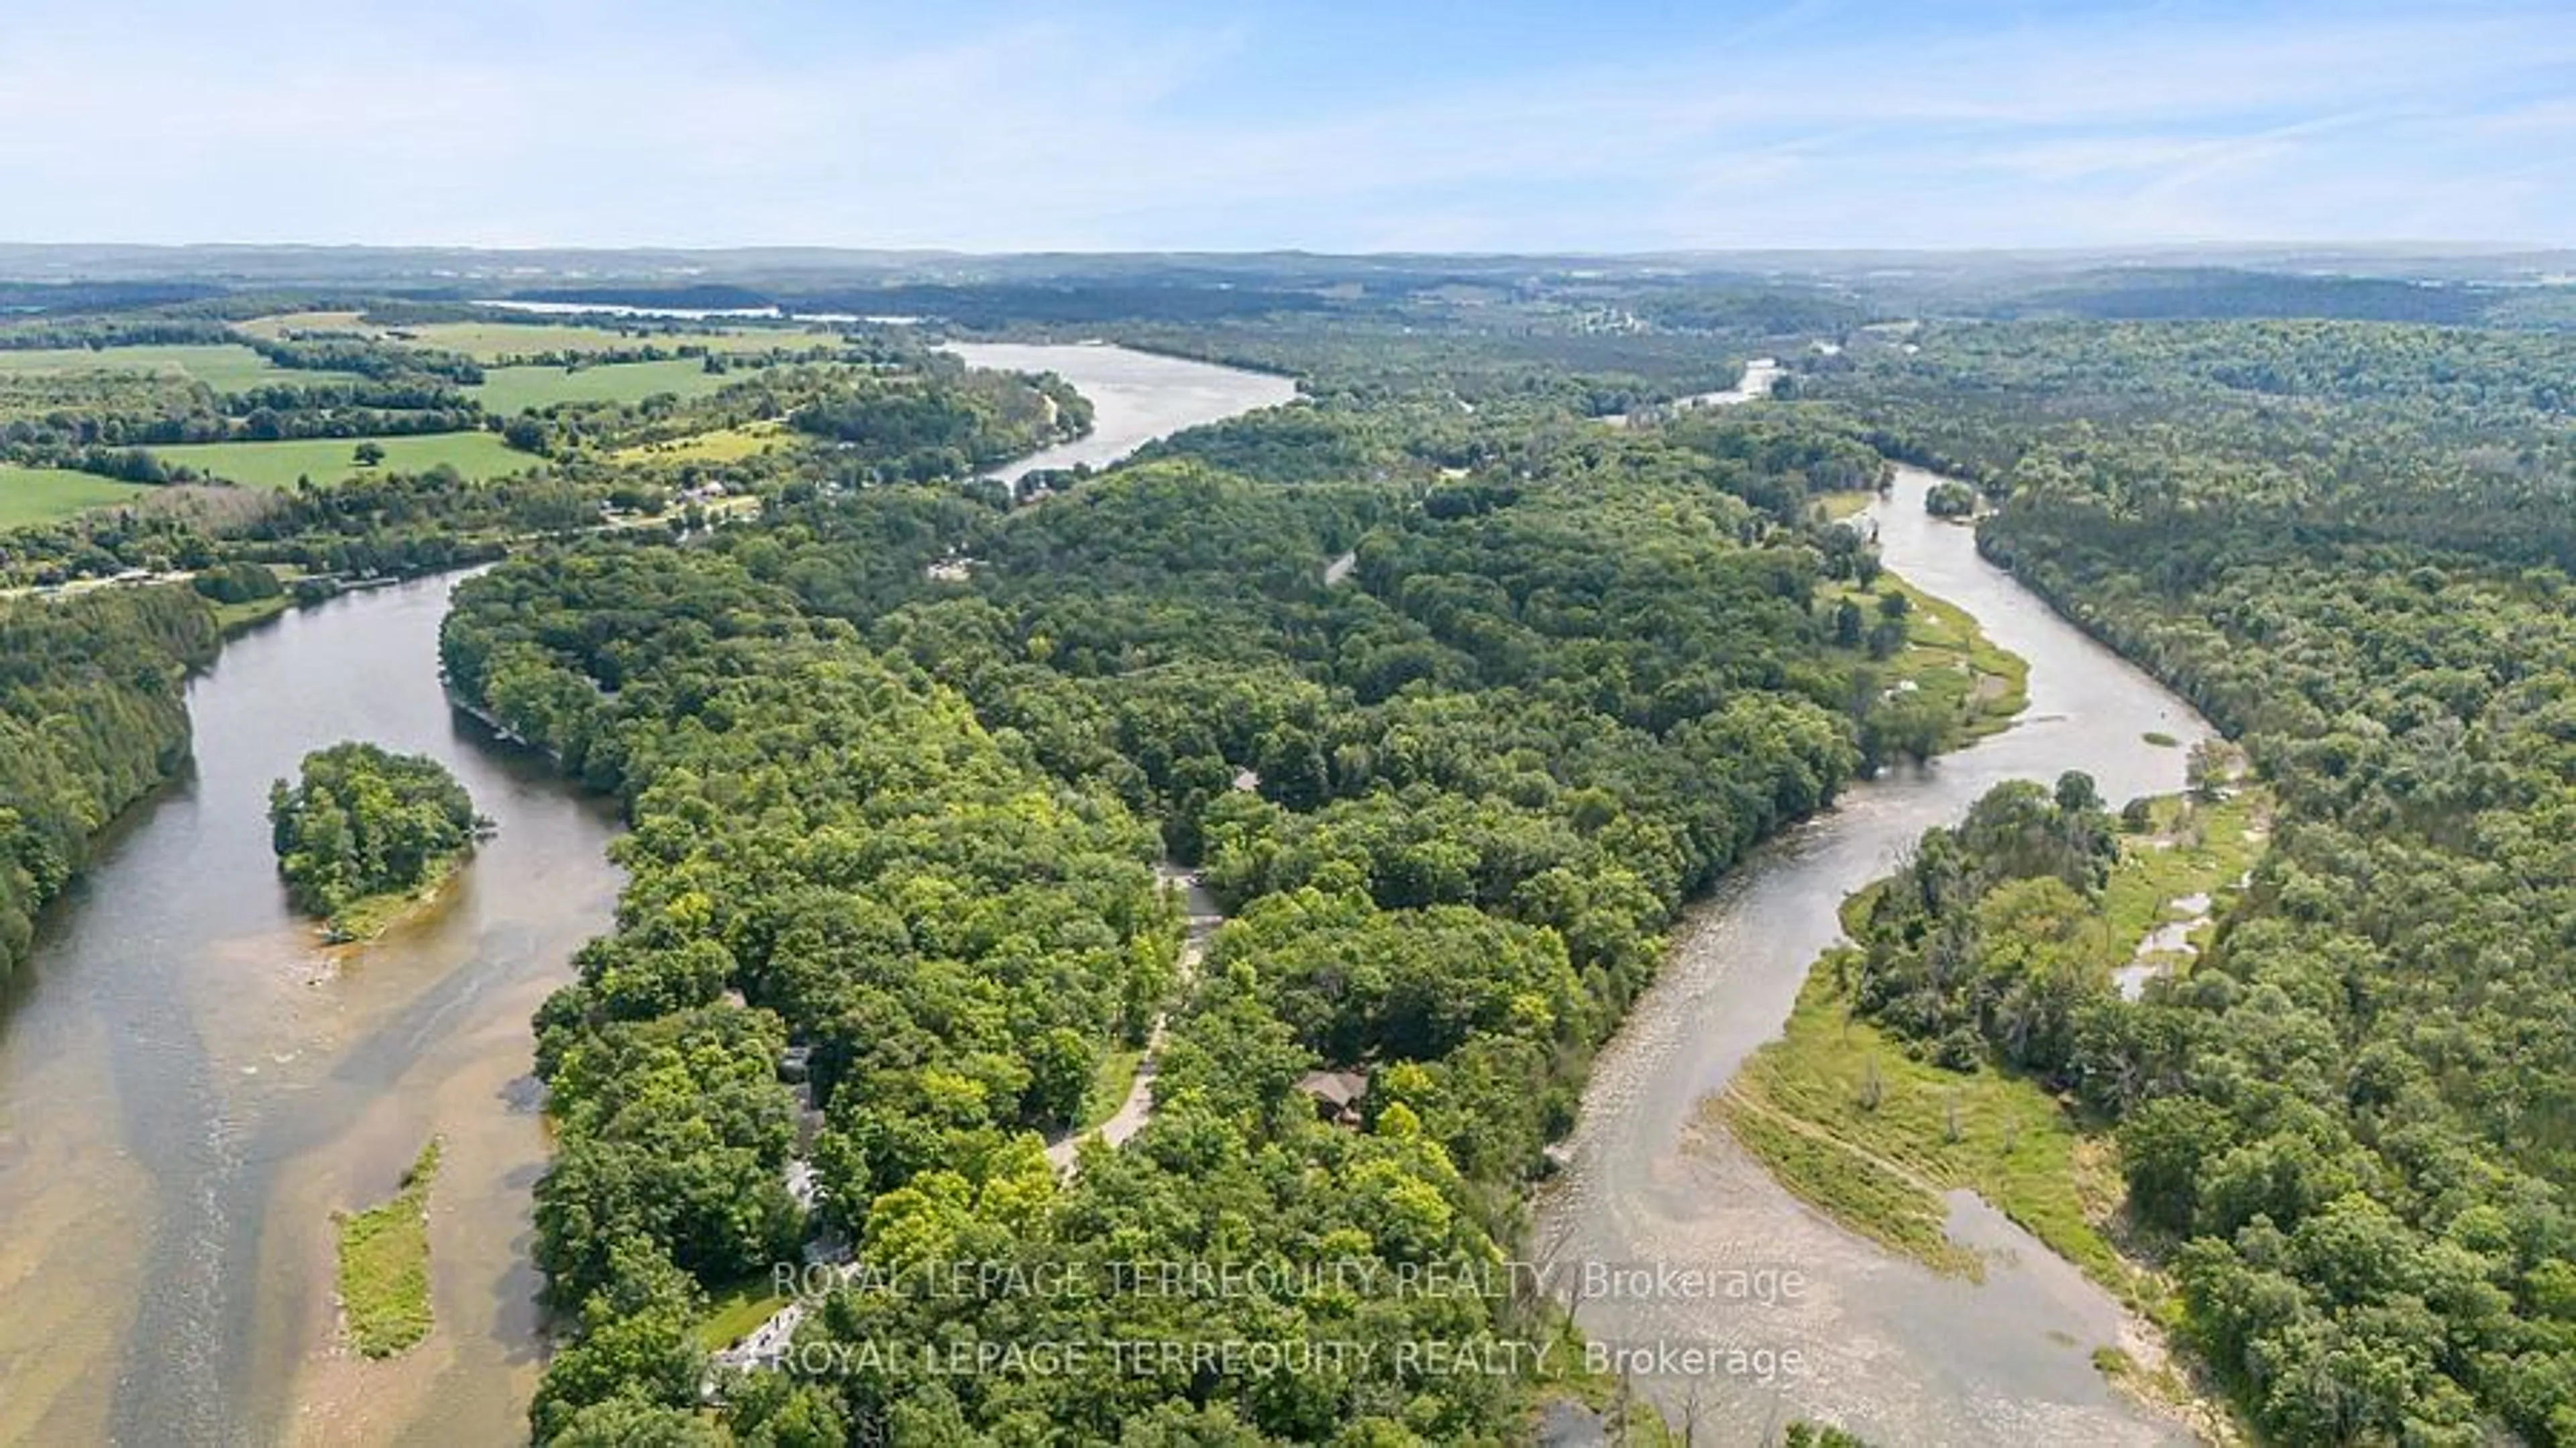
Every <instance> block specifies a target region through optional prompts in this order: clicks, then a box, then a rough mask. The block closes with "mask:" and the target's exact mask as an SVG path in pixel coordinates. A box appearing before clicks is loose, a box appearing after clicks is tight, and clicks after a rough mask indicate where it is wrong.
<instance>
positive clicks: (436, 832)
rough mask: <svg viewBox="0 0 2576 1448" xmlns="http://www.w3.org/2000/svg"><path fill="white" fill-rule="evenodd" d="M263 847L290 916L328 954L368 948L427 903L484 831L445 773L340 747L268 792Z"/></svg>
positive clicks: (418, 762)
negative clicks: (308, 919) (309, 925)
mask: <svg viewBox="0 0 2576 1448" xmlns="http://www.w3.org/2000/svg"><path fill="white" fill-rule="evenodd" d="M268 817H269V829H270V841H271V844H272V845H273V846H274V848H275V849H276V851H277V870H278V874H279V875H280V876H282V877H283V878H284V879H285V881H286V890H287V896H288V898H289V899H290V900H292V901H293V902H294V905H295V908H296V909H298V910H301V911H303V912H304V913H305V914H307V915H312V916H316V917H319V918H320V919H321V920H322V922H323V931H324V938H325V940H326V941H327V942H328V943H330V944H333V945H345V944H350V943H353V942H357V941H365V940H372V939H374V938H375V937H377V936H379V935H381V934H383V933H384V932H385V931H386V930H388V929H390V928H392V926H393V925H394V924H395V923H396V922H398V921H400V920H401V919H403V918H404V917H405V916H407V915H408V914H410V913H411V912H412V911H414V910H416V909H419V908H422V907H424V906H426V905H428V904H430V903H432V902H434V901H435V900H436V899H437V898H438V896H439V894H440V892H441V891H442V890H443V889H444V888H445V886H446V884H447V882H448V881H449V880H450V879H451V878H452V877H453V876H454V874H455V872H456V869H457V867H458V866H459V865H460V864H461V863H462V862H463V860H464V858H465V856H466V855H468V854H469V853H471V851H472V850H473V847H474V842H475V840H477V839H478V838H480V837H482V836H483V835H485V834H488V833H489V832H490V830H491V828H492V824H491V821H490V820H488V819H485V818H483V817H482V816H480V815H477V814H476V813H475V812H474V801H473V799H472V798H471V797H470V796H468V795H467V794H466V792H465V787H464V786H463V785H461V784H459V783H457V782H456V777H455V776H454V775H452V774H450V773H448V771H447V768H446V766H444V765H442V764H440V763H439V762H438V761H437V760H435V759H431V758H429V757H428V756H427V755H418V754H391V753H388V752H386V751H385V750H383V749H381V748H378V747H377V746H375V745H373V744H363V743H356V742H344V743H340V744H335V745H332V746H331V747H329V748H327V749H319V750H315V751H314V752H313V753H311V754H307V755H305V756H304V762H303V765H302V766H301V768H300V770H299V771H298V777H297V780H296V783H295V784H294V786H293V787H291V788H290V787H289V786H288V784H287V782H286V781H285V780H282V779H281V780H278V781H276V782H275V783H274V784H272V785H270V786H269V802H268Z"/></svg>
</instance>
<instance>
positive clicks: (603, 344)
mask: <svg viewBox="0 0 2576 1448" xmlns="http://www.w3.org/2000/svg"><path fill="white" fill-rule="evenodd" d="M399 335H400V338H401V340H403V341H408V342H414V343H417V344H419V345H420V346H423V347H438V348H443V349H444V350H446V351H450V352H462V353H464V354H465V355H466V356H468V357H472V358H475V359H476V360H478V361H484V362H490V361H495V360H498V359H500V358H503V357H519V356H526V355H529V354H531V353H537V352H614V351H618V350H621V349H624V348H628V347H641V346H645V345H648V344H649V345H651V346H655V347H660V348H663V349H664V350H666V351H670V350H677V349H679V348H681V347H704V348H706V349H707V350H708V351H710V352H766V351H768V350H769V349H770V348H772V347H811V346H818V345H831V344H834V343H836V342H838V340H839V338H838V337H837V336H836V335H835V334H834V333H830V332H816V331H809V330H806V329H803V328H792V327H774V328H741V329H712V330H697V331H687V332H650V333H647V334H645V335H641V336H638V335H635V334H633V333H628V332H621V331H618V330H617V329H615V328H613V327H584V326H554V325H551V324H549V323H545V322H430V323H427V324H425V325H422V326H418V327H404V328H401V329H400V332H399Z"/></svg>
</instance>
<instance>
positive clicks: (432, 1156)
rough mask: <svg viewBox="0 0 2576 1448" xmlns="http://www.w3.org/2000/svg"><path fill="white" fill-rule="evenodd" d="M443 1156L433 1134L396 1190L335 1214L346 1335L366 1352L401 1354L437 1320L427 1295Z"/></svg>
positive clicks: (384, 1355) (385, 1355) (342, 1323)
mask: <svg viewBox="0 0 2576 1448" xmlns="http://www.w3.org/2000/svg"><path fill="white" fill-rule="evenodd" d="M438 1156H439V1140H438V1138H437V1137H435V1136H433V1137H431V1138H430V1139H429V1142H428V1144H427V1145H425V1146H423V1147H422V1148H421V1149H420V1155H419V1157H417V1158H416V1159H415V1160H414V1161H413V1162H412V1164H411V1166H410V1167H409V1168H407V1169H405V1171H404V1172H403V1174H402V1180H401V1181H400V1182H398V1183H397V1184H396V1187H395V1191H394V1194H393V1195H392V1196H390V1197H388V1198H386V1199H385V1200H383V1201H381V1202H378V1203H377V1204H376V1205H374V1206H372V1207H368V1208H366V1209H364V1210H362V1211H357V1212H335V1213H333V1214H332V1221H333V1223H334V1224H335V1225H336V1226H337V1228H338V1230H339V1236H340V1246H339V1254H338V1255H339V1297H340V1330H341V1336H342V1337H343V1339H344V1340H345V1341H346V1342H347V1343H348V1345H349V1346H350V1347H351V1348H353V1349H355V1350H356V1351H357V1353H358V1354H359V1355H360V1356H361V1357H367V1358H375V1359H384V1358H391V1357H399V1356H400V1355H402V1354H403V1353H405V1352H408V1351H410V1350H411V1349H412V1348H414V1347H416V1346H418V1345H419V1344H420V1343H421V1341H422V1340H423V1339H425V1338H427V1337H428V1336H429V1334H430V1331H431V1329H433V1328H434V1327H435V1326H436V1325H437V1323H436V1319H435V1317H434V1316H433V1314H432V1312H431V1309H430V1300H429V1193H430V1189H431V1187H432V1186H433V1185H434V1184H435V1183H436V1182H437V1179H438Z"/></svg>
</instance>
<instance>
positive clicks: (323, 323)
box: [233, 312, 376, 341]
mask: <svg viewBox="0 0 2576 1448" xmlns="http://www.w3.org/2000/svg"><path fill="white" fill-rule="evenodd" d="M358 317H359V314H358V313H356V312H280V313H278V314H276V315H275V316H269V317H253V318H251V319H250V320H249V321H247V322H237V323H235V324H233V330H234V331H236V332H248V333H249V334H250V335H252V336H254V337H265V338H267V339H269V340H270V341H275V340H277V339H278V338H280V337H283V336H285V335H286V334H287V333H289V332H353V333H356V334H358V335H360V336H366V337H372V336H374V335H375V334H376V329H375V328H374V327H371V326H369V325H367V324H366V323H365V322H362V321H360V320H358Z"/></svg>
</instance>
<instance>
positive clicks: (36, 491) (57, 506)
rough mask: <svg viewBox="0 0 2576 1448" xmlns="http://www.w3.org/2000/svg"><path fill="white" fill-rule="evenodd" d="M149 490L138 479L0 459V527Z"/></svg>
mask: <svg viewBox="0 0 2576 1448" xmlns="http://www.w3.org/2000/svg"><path fill="white" fill-rule="evenodd" d="M150 491H152V490H151V489H150V488H149V487H147V486H145V485H143V484H141V483H120V482H117V481H115V480H113V479H110V478H102V477H97V476H95V475H93V474H90V473H75V472H71V471H68V470H66V469H63V468H22V467H18V466H16V465H14V464H10V463H0V528H24V527H26V526H28V525H29V524H31V523H51V522H55V521H57V520H59V519H63V518H68V517H70V516H71V515H72V514H74V513H77V512H80V511H81V510H82V509H84V508H103V507H107V506H110V505H112V504H116V503H127V502H132V501H133V500H134V498H135V496H136V495H137V494H140V493H148V492H150Z"/></svg>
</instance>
